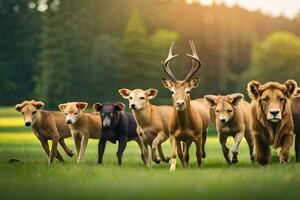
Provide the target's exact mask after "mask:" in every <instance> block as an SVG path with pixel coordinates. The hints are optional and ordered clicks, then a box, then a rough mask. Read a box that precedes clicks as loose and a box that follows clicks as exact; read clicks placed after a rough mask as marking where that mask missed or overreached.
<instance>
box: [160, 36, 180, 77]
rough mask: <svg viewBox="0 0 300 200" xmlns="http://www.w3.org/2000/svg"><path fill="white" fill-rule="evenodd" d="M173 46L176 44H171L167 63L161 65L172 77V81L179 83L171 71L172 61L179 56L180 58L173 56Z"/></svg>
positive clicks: (162, 62)
mask: <svg viewBox="0 0 300 200" xmlns="http://www.w3.org/2000/svg"><path fill="white" fill-rule="evenodd" d="M173 45H174V42H172V44H171V47H170V50H169V55H168V57H167V58H166V60H165V61H161V65H162V66H163V69H164V71H165V72H166V74H167V75H168V76H169V77H170V79H171V80H172V81H177V79H176V77H175V76H174V74H173V73H172V71H171V69H170V62H171V60H172V59H174V58H176V57H177V56H179V54H176V55H173V53H172V49H173Z"/></svg>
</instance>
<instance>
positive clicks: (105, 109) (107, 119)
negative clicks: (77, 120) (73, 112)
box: [93, 102, 145, 165]
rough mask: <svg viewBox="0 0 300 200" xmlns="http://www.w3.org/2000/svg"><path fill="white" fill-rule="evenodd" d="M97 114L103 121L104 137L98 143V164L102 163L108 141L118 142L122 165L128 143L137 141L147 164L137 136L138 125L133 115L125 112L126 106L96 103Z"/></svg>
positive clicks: (118, 152) (94, 106)
mask: <svg viewBox="0 0 300 200" xmlns="http://www.w3.org/2000/svg"><path fill="white" fill-rule="evenodd" d="M93 109H94V111H95V112H100V116H101V119H102V125H103V126H102V135H101V138H100V140H99V143H98V163H99V164H100V163H102V158H103V154H104V150H105V145H106V142H107V141H110V142H112V143H114V144H116V141H118V151H117V157H118V164H119V165H121V164H122V155H123V152H124V150H125V148H126V144H127V142H128V141H132V140H134V141H136V142H137V143H138V145H139V147H140V149H141V158H142V160H143V161H144V163H145V160H144V156H143V153H142V149H143V148H142V143H141V141H140V139H139V137H138V134H137V125H136V122H135V120H134V117H133V116H132V114H130V113H127V112H125V111H124V109H125V105H124V104H123V103H121V102H117V103H110V102H107V103H103V104H101V103H95V104H94V105H93Z"/></svg>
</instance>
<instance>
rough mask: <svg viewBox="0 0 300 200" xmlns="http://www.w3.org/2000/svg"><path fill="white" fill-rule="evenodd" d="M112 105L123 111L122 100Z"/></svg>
mask: <svg viewBox="0 0 300 200" xmlns="http://www.w3.org/2000/svg"><path fill="white" fill-rule="evenodd" d="M114 106H115V109H116V110H117V111H124V110H125V107H126V106H125V104H124V103H122V102H117V103H115V105H114Z"/></svg>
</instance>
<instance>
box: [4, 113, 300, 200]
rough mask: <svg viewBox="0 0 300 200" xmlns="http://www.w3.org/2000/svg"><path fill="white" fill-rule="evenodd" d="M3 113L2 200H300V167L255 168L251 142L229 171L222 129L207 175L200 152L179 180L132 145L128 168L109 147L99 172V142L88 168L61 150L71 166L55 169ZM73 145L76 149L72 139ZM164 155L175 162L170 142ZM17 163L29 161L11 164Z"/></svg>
mask: <svg viewBox="0 0 300 200" xmlns="http://www.w3.org/2000/svg"><path fill="white" fill-rule="evenodd" d="M6 110H8V111H9V109H6ZM0 112H1V116H2V118H0V194H1V199H55V198H57V199H90V198H98V199H149V200H150V199H201V198H202V199H298V198H299V195H300V190H299V185H300V164H296V163H295V161H294V160H293V161H291V163H289V164H287V165H281V164H279V162H278V159H276V158H274V160H273V162H272V164H271V165H270V166H267V167H261V166H258V165H257V164H252V163H251V162H250V161H249V156H248V148H247V145H246V142H245V140H243V142H242V144H241V146H240V154H239V163H238V164H237V165H234V166H228V165H227V164H226V162H225V160H224V158H223V155H222V152H221V148H220V145H219V144H218V140H217V138H216V136H215V130H214V129H212V130H211V131H210V132H209V137H208V141H207V145H206V149H207V158H206V159H205V160H204V162H203V165H202V167H201V168H198V167H197V166H196V159H195V149H194V147H193V148H192V149H191V161H190V162H191V166H190V168H189V170H187V171H186V170H183V169H182V167H181V165H180V163H179V161H177V170H176V172H175V173H170V172H169V165H168V164H166V163H162V164H160V165H156V164H153V165H152V167H151V168H146V167H144V166H143V164H142V162H141V160H140V152H139V149H138V146H137V145H136V144H135V143H134V142H130V143H129V144H128V147H127V149H126V151H125V154H124V157H123V165H122V166H118V165H117V160H116V156H115V152H116V149H117V146H116V145H113V144H108V146H107V148H106V152H105V155H104V163H103V164H102V165H97V164H96V161H97V141H96V140H90V143H89V145H88V148H87V151H86V154H85V157H84V160H85V161H84V163H82V164H77V163H76V158H75V157H73V158H68V157H67V156H66V154H64V153H63V151H62V150H61V149H59V150H60V152H61V153H62V155H63V157H64V159H65V161H66V162H65V163H59V162H57V161H55V162H54V163H53V164H52V165H51V166H48V164H47V157H46V155H45V153H44V152H43V150H42V147H41V146H40V144H39V142H38V140H37V139H36V138H35V136H34V135H33V133H31V130H30V129H28V128H23V127H22V126H23V125H22V120H21V121H20V119H21V116H14V117H13V116H10V120H11V123H8V122H7V118H3V117H4V116H5V115H4V114H3V113H2V112H3V110H2V109H0ZM9 112H10V111H9ZM5 117H6V116H5ZM10 120H9V121H10ZM4 123H8V124H4ZM14 124H15V125H14ZM1 127H2V128H1ZM12 127H13V128H12ZM67 144H68V145H69V146H70V147H71V148H72V149H73V150H74V145H73V141H72V140H71V139H70V138H69V139H67ZM229 144H230V145H229V146H231V145H232V140H230V141H229ZM163 148H164V151H165V153H166V154H168V155H169V154H170V145H169V142H168V141H167V142H166V143H164V145H163ZM292 154H294V151H293V150H292ZM274 155H276V152H274ZM12 158H15V159H19V160H20V161H21V162H19V163H8V161H9V160H10V159H12Z"/></svg>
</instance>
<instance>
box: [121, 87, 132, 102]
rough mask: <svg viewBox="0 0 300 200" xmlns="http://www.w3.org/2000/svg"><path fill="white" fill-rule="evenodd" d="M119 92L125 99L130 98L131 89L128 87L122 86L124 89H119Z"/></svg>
mask: <svg viewBox="0 0 300 200" xmlns="http://www.w3.org/2000/svg"><path fill="white" fill-rule="evenodd" d="M119 93H120V95H121V96H122V97H123V98H124V99H129V95H130V93H131V90H129V89H127V88H122V89H119Z"/></svg>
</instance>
